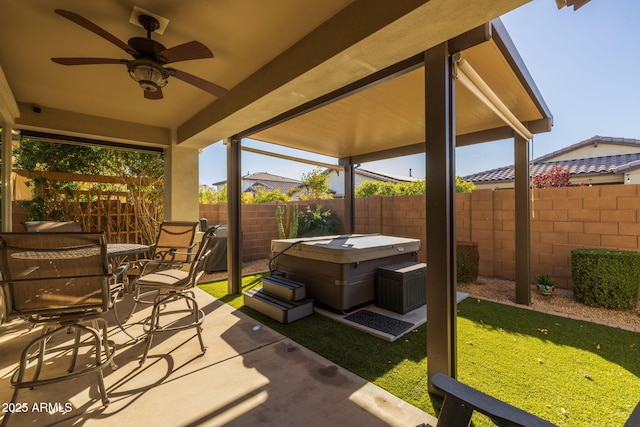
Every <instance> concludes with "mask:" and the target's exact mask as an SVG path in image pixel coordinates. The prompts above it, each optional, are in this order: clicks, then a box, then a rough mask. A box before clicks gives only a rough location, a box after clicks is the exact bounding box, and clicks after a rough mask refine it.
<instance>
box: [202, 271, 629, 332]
mask: <svg viewBox="0 0 640 427" xmlns="http://www.w3.org/2000/svg"><path fill="white" fill-rule="evenodd" d="M268 270H269V262H268V260H266V259H263V260H258V261H251V262H247V263H244V264H243V266H242V274H243V275H245V274H253V273H258V272H263V271H268ZM226 278H227V273H226V272H216V273H212V274H207V275H205V276H204V277H203V278H202V279H201V280H200V282H201V283H206V282H211V281H214V280H222V279H226ZM458 291H461V292H467V293H469V294H470V295H471V296H472V297H474V298H480V299H485V300H489V301H495V302H499V303H502V304H511V305H516V304H515V282H512V281H510V280H502V279H495V278H490V277H479V278H478V282H477V283H461V284H458ZM518 307H521V308H528V309H531V310H536V311H542V312H545V313H551V314H556V315H559V316H565V317H570V318H573V319H578V320H586V321H589V322H595V323H601V324H604V325H608V326H613V327H618V328H622V329H627V330H630V331H634V332H640V307H636V308H635V309H634V310H608V309H605V308H596V307H589V306H587V305H584V304H582V303H581V302H578V301H576V299H575V298H574V297H573V292H571V291H567V290H565V289H556V292H555V293H554V295H552V296H544V295H541V294H540V293H538V291H537V289H535V288H532V290H531V306H530V307H525V306H522V305H518Z"/></svg>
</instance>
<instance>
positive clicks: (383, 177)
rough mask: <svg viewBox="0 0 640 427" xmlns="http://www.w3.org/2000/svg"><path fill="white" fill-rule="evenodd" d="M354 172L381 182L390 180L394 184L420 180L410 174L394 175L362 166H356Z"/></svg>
mask: <svg viewBox="0 0 640 427" xmlns="http://www.w3.org/2000/svg"><path fill="white" fill-rule="evenodd" d="M355 173H356V174H357V175H360V176H363V177H366V178H371V179H375V180H377V181H383V182H391V183H394V184H397V183H400V182H413V181H419V180H420V178H415V177H412V176H403V175H394V174H390V173H381V172H374V171H370V170H367V169H362V168H356V169H355Z"/></svg>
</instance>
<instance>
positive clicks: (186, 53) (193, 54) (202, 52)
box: [156, 40, 213, 64]
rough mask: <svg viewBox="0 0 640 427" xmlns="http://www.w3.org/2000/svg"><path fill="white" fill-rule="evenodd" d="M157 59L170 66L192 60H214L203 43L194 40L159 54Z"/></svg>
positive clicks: (211, 53)
mask: <svg viewBox="0 0 640 427" xmlns="http://www.w3.org/2000/svg"><path fill="white" fill-rule="evenodd" d="M156 58H157V59H158V60H159V61H161V62H163V63H165V64H170V63H172V62H179V61H189V60H191V59H205V58H213V52H211V50H210V49H209V48H208V47H206V46H205V45H203V44H202V43H200V42H198V41H195V40H194V41H191V42H188V43H183V44H181V45H178V46H174V47H172V48H169V49H165V50H163V51H162V52H158V53H157V54H156Z"/></svg>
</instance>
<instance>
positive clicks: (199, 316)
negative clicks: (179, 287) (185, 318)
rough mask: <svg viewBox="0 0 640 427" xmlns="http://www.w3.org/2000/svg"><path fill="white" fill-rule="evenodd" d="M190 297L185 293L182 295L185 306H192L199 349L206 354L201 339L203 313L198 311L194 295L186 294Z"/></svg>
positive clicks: (205, 348) (205, 347)
mask: <svg viewBox="0 0 640 427" xmlns="http://www.w3.org/2000/svg"><path fill="white" fill-rule="evenodd" d="M188 293H189V294H191V295H192V296H191V295H187V293H185V294H183V297H184V299H186V300H187V305H190V304H189V302H190V303H191V306H192V313H193V323H194V324H195V325H196V332H197V334H198V341H200V349H201V350H202V352H203V353H206V351H207V346H206V345H204V340H203V339H202V322H203V321H204V312H203V311H202V310H200V307H198V303H197V302H196V299H195V294H194V293H193V292H188Z"/></svg>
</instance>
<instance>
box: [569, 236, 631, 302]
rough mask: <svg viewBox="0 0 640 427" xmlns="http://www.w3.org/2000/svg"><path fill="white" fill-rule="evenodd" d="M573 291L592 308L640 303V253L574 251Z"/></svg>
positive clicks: (605, 250) (596, 250) (572, 257)
mask: <svg viewBox="0 0 640 427" xmlns="http://www.w3.org/2000/svg"><path fill="white" fill-rule="evenodd" d="M571 277H572V279H573V293H574V295H575V297H576V298H577V299H578V300H579V301H582V302H583V303H585V304H587V305H590V306H593V307H605V308H618V309H629V308H633V307H635V306H636V305H637V303H638V291H639V289H640V253H638V252H634V251H620V250H610V249H589V248H578V249H573V250H572V251H571Z"/></svg>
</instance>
